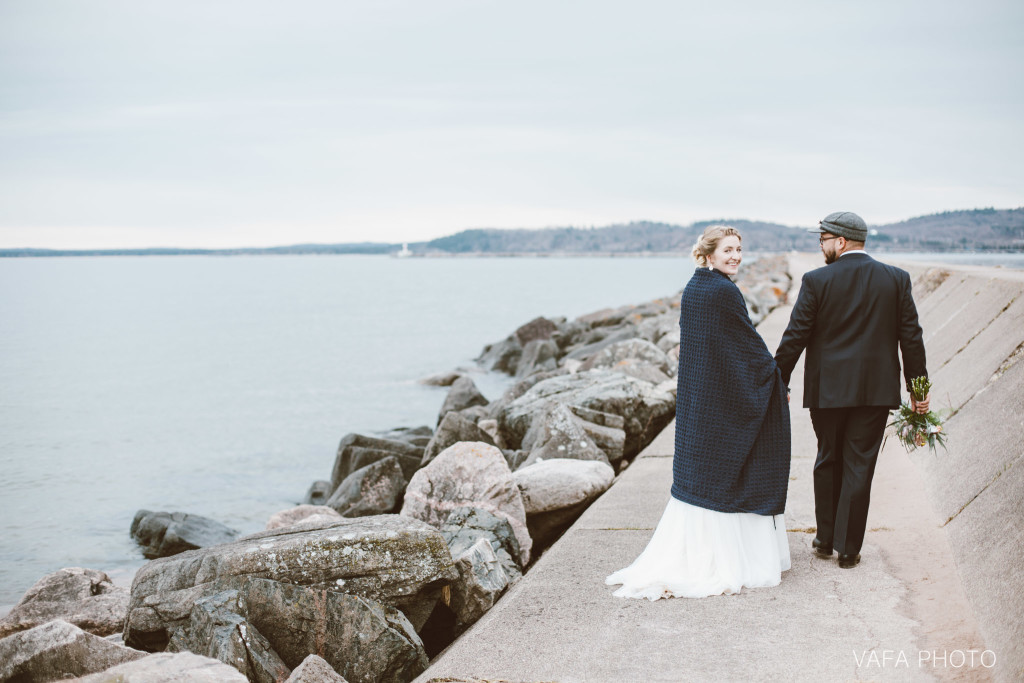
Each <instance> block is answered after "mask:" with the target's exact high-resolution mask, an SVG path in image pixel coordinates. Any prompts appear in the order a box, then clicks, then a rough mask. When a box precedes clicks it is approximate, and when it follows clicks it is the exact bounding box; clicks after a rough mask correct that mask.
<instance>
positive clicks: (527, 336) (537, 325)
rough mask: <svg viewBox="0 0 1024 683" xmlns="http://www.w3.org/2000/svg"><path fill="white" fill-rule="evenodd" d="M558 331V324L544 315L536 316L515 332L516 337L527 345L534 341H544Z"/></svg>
mask: <svg viewBox="0 0 1024 683" xmlns="http://www.w3.org/2000/svg"><path fill="white" fill-rule="evenodd" d="M557 331H558V325H556V324H555V323H554V322H553V321H551V320H548V319H547V318H544V317H539V318H534V319H533V320H531V321H530V322H528V323H526V324H525V325H522V326H520V327H519V329H517V330H516V331H515V332H514V335H515V338H516V339H517V340H518V341H519V343H520V344H522V345H523V347H525V346H526V345H527V344H529V343H530V342H532V341H537V340H540V341H544V340H547V339H551V336H552V335H553V334H554V333H555V332H557Z"/></svg>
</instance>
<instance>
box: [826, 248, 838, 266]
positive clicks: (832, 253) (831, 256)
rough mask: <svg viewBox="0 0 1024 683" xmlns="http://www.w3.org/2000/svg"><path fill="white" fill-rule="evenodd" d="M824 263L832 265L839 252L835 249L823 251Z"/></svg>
mask: <svg viewBox="0 0 1024 683" xmlns="http://www.w3.org/2000/svg"><path fill="white" fill-rule="evenodd" d="M824 253H825V265H826V266H828V265H832V264H833V263H835V262H836V261H837V260H838V259H839V254H837V253H836V250H835V249H829V250H828V251H825V252H824Z"/></svg>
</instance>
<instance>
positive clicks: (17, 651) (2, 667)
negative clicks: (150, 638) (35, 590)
mask: <svg viewBox="0 0 1024 683" xmlns="http://www.w3.org/2000/svg"><path fill="white" fill-rule="evenodd" d="M145 656H146V653H145V652H140V651H138V650H133V649H132V648H129V647H125V646H124V645H118V644H117V643H112V642H110V641H109V640H107V639H105V638H101V637H99V636H95V635H93V634H91V633H87V632H85V631H83V630H82V629H80V628H78V627H77V626H74V625H72V624H69V623H68V622H66V621H61V620H60V619H57V620H54V621H50V622H47V623H45V624H42V625H41V626H36V627H35V628H31V629H28V630H27V631H20V632H18V633H15V634H14V635H12V636H8V637H7V638H4V639H3V640H0V681H19V682H22V681H24V682H25V683H43V682H44V681H55V680H60V679H64V678H74V677H76V676H84V675H86V674H92V673H97V672H100V671H105V670H106V669H109V668H110V667H112V666H116V665H118V664H122V663H124V662H130V661H132V660H135V659H140V658H142V657H145Z"/></svg>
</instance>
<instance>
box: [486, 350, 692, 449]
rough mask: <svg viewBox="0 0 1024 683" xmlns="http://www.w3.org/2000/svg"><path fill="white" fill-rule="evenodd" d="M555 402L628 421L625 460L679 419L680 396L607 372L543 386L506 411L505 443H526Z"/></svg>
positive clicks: (546, 382) (596, 371) (503, 419)
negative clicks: (677, 401) (537, 420)
mask: <svg viewBox="0 0 1024 683" xmlns="http://www.w3.org/2000/svg"><path fill="white" fill-rule="evenodd" d="M550 403H562V404H565V405H568V406H578V407H582V408H587V409H590V410H595V411H599V412H604V413H613V414H615V415H618V416H620V417H621V418H623V427H624V430H625V433H626V439H625V446H624V455H625V457H631V456H633V455H635V454H636V453H639V452H640V450H641V449H642V448H643V447H644V446H646V445H647V444H648V443H650V441H651V440H652V439H653V438H654V437H655V436H657V435H658V434H659V433H660V432H661V430H662V429H664V428H665V426H666V425H667V424H668V423H669V422H671V420H672V418H673V417H674V415H675V407H676V406H675V396H674V395H673V394H671V393H669V392H667V391H665V390H663V389H659V388H657V387H655V386H654V385H651V384H650V383H649V382H644V381H642V380H639V379H636V378H635V377H630V376H628V375H623V374H621V373H617V372H612V371H610V370H607V369H603V368H595V369H593V370H586V371H581V372H578V373H576V374H572V375H563V376H559V377H552V378H550V379H546V380H543V381H541V382H538V383H537V384H535V385H534V386H533V387H531V388H530V390H529V391H527V392H526V393H525V394H523V395H522V396H520V397H519V398H517V399H516V400H514V401H512V402H511V403H509V404H508V405H507V406H505V408H504V410H503V411H502V414H501V417H500V424H501V425H502V431H501V434H502V438H504V439H505V442H506V443H507V444H509V445H510V446H517V445H518V444H520V443H522V439H523V437H524V436H525V435H526V433H527V431H528V430H529V428H530V425H531V424H532V422H533V419H534V417H535V416H536V415H541V414H543V411H545V410H546V409H547V405H548V404H550Z"/></svg>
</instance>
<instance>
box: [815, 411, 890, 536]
mask: <svg viewBox="0 0 1024 683" xmlns="http://www.w3.org/2000/svg"><path fill="white" fill-rule="evenodd" d="M888 419H889V408H883V407H879V406H858V407H852V408H811V423H812V424H813V425H814V433H815V435H816V436H817V437H818V457H817V459H816V460H815V462H814V516H815V517H816V518H817V524H818V534H817V537H818V540H820V541H821V542H822V543H826V544H828V543H830V542H831V543H832V547H833V548H835V550H837V551H838V552H839V553H840V554H843V555H856V554H857V553H859V552H860V548H861V546H862V545H863V544H864V531H865V528H866V527H867V522H868V503H869V502H870V500H871V479H872V477H874V475H875V462H876V461H877V460H878V451H879V449H880V448H881V446H882V436H883V435H884V433H885V425H886V423H887V422H888Z"/></svg>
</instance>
